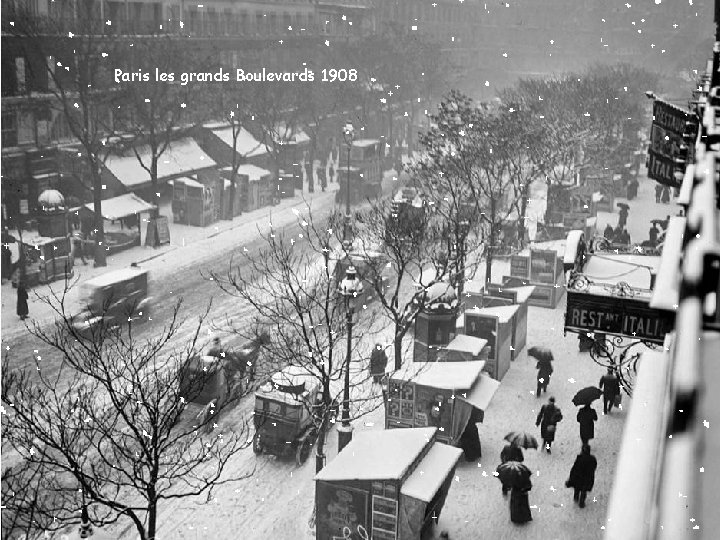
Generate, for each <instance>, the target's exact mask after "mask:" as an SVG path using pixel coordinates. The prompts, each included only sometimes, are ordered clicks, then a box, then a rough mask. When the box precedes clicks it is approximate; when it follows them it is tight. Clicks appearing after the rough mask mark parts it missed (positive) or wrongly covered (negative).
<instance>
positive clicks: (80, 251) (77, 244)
mask: <svg viewBox="0 0 720 540" xmlns="http://www.w3.org/2000/svg"><path fill="white" fill-rule="evenodd" d="M83 243H84V242H83V237H82V233H81V232H80V231H75V232H73V235H72V247H73V261H74V260H75V259H77V258H78V257H80V260H81V261H82V263H83V264H85V265H86V264H87V261H86V260H85V249H84V247H83Z"/></svg>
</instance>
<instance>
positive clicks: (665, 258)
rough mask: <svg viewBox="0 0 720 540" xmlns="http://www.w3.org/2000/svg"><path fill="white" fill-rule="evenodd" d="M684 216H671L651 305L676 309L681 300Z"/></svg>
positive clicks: (671, 309)
mask: <svg viewBox="0 0 720 540" xmlns="http://www.w3.org/2000/svg"><path fill="white" fill-rule="evenodd" d="M686 221H687V219H686V218H684V217H678V216H675V217H671V218H670V224H669V225H668V229H667V232H666V233H665V242H664V244H663V251H662V256H661V257H660V267H659V270H658V273H657V278H656V280H655V289H654V290H653V295H652V298H651V300H650V307H651V308H656V309H666V310H669V311H675V310H676V309H677V304H678V300H679V285H680V260H681V258H682V240H683V234H684V232H685V223H686Z"/></svg>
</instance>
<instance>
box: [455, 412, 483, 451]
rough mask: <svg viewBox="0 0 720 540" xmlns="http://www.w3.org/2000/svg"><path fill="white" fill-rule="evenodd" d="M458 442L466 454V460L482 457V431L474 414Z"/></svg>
mask: <svg viewBox="0 0 720 540" xmlns="http://www.w3.org/2000/svg"><path fill="white" fill-rule="evenodd" d="M458 444H459V445H460V448H462V451H463V454H464V455H465V461H469V462H472V461H477V460H478V459H480V458H481V457H482V447H481V445H480V433H479V432H478V428H477V424H476V423H475V418H474V417H473V415H471V416H470V420H469V421H468V423H467V426H465V429H464V430H463V432H462V435H460V441H459V443H458Z"/></svg>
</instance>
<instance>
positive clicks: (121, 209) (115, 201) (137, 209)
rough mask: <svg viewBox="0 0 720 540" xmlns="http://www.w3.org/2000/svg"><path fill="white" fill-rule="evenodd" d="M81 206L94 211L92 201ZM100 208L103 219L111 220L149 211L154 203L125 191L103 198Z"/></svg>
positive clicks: (152, 208)
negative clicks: (118, 194)
mask: <svg viewBox="0 0 720 540" xmlns="http://www.w3.org/2000/svg"><path fill="white" fill-rule="evenodd" d="M83 208H87V209H88V210H90V212H94V207H93V203H88V204H86V205H84V206H83ZM100 208H101V209H102V217H103V219H107V220H109V221H113V220H116V219H122V218H124V217H128V216H134V215H135V214H139V213H141V212H150V211H152V210H154V209H155V205H154V204H150V203H149V202H147V201H145V200H143V199H141V198H140V197H138V196H137V195H135V194H134V193H126V194H125V195H120V196H118V197H113V198H112V199H104V200H103V202H102V204H101V206H100Z"/></svg>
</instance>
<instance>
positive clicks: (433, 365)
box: [385, 362, 500, 445]
mask: <svg viewBox="0 0 720 540" xmlns="http://www.w3.org/2000/svg"><path fill="white" fill-rule="evenodd" d="M484 367H485V362H453V363H438V362H427V363H419V362H415V363H413V364H409V365H408V366H407V367H406V368H404V369H402V370H400V371H399V372H396V373H395V374H394V375H392V377H390V381H389V388H388V398H387V404H386V407H385V427H386V428H387V429H392V428H413V427H436V428H439V429H440V432H439V433H438V435H437V437H438V440H440V441H442V442H446V443H448V444H452V445H455V444H457V443H458V441H459V440H460V436H461V435H462V434H463V431H465V428H466V427H467V425H468V422H470V421H474V422H482V421H483V418H484V417H485V409H487V407H488V405H489V404H490V401H491V400H492V398H493V396H494V395H495V392H496V391H497V389H498V387H499V386H500V383H498V382H497V381H495V380H493V379H491V378H490V377H488V376H487V375H483V374H482V370H483V368H484Z"/></svg>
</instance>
